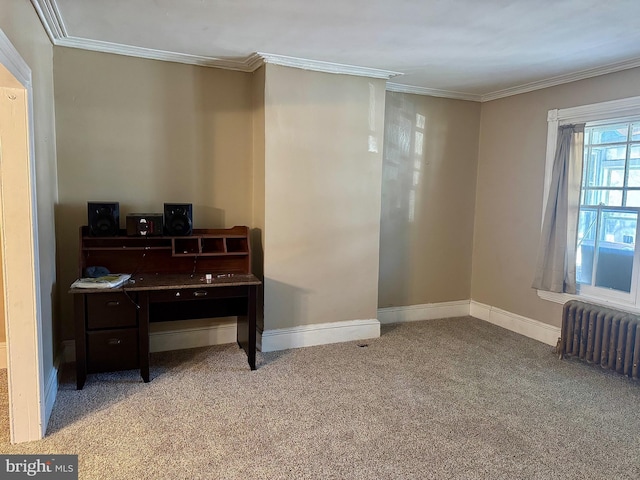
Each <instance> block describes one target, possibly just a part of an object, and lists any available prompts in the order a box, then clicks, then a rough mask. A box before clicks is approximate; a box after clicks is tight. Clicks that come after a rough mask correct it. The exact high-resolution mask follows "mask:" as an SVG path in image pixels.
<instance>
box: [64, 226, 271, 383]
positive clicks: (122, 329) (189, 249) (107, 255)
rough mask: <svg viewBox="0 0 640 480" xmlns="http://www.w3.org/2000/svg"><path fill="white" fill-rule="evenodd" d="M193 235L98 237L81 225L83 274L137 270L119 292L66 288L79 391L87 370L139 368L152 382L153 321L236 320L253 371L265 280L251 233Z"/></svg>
mask: <svg viewBox="0 0 640 480" xmlns="http://www.w3.org/2000/svg"><path fill="white" fill-rule="evenodd" d="M194 233H195V235H194V236H193V237H182V238H179V237H155V238H148V239H147V238H140V237H137V238H136V237H126V236H119V237H103V238H97V237H88V236H87V230H86V227H82V229H81V247H80V268H81V270H80V271H84V269H85V268H86V267H88V266H104V267H106V268H108V269H109V270H110V271H112V272H117V273H127V270H130V271H134V272H137V273H135V274H134V275H133V276H132V278H131V280H132V281H130V282H129V283H127V284H125V285H124V286H122V287H118V288H108V289H85V288H72V289H70V290H69V293H71V294H72V295H73V296H74V317H75V342H76V379H77V388H78V390H80V389H82V388H83V386H84V383H85V381H86V378H87V373H94V372H104V371H115V370H128V369H134V368H139V369H140V375H141V376H142V379H143V380H144V381H145V382H148V381H149V380H150V378H149V324H150V323H151V322H162V321H170V320H171V321H173V320H187V319H196V318H209V317H226V316H237V318H238V326H237V341H238V345H240V347H242V348H243V349H244V351H245V352H246V353H247V359H248V362H249V366H250V368H251V370H255V368H256V307H257V298H258V288H259V287H260V284H261V282H260V280H258V279H257V278H256V277H255V276H254V275H252V274H251V273H249V269H250V261H249V257H250V249H249V243H248V241H249V238H248V228H247V227H234V228H233V229H226V230H195V231H194ZM150 269H154V270H155V271H150ZM207 273H209V274H211V280H207V278H206V274H207Z"/></svg>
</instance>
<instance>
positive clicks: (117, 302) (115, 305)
mask: <svg viewBox="0 0 640 480" xmlns="http://www.w3.org/2000/svg"><path fill="white" fill-rule="evenodd" d="M106 305H107V307H117V306H118V305H120V302H119V301H118V300H111V301H110V302H107V303H106Z"/></svg>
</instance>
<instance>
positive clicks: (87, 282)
mask: <svg viewBox="0 0 640 480" xmlns="http://www.w3.org/2000/svg"><path fill="white" fill-rule="evenodd" d="M130 278H131V275H130V274H129V273H111V274H109V275H104V276H102V277H96V278H79V279H78V280H76V281H75V282H73V283H72V284H71V288H115V287H119V286H121V285H122V284H124V283H125V282H127V281H128V280H129V279H130Z"/></svg>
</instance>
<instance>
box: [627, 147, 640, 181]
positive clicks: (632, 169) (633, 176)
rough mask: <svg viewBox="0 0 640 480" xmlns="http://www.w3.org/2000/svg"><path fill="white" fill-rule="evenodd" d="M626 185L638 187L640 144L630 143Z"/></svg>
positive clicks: (639, 179) (639, 177)
mask: <svg viewBox="0 0 640 480" xmlns="http://www.w3.org/2000/svg"><path fill="white" fill-rule="evenodd" d="M627 186H629V187H640V145H632V146H631V151H630V152H629V179H628V180H627Z"/></svg>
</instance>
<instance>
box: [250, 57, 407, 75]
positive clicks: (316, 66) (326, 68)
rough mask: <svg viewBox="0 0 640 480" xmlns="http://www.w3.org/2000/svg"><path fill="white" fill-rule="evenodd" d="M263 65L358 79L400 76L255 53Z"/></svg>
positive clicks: (398, 73) (375, 69)
mask: <svg viewBox="0 0 640 480" xmlns="http://www.w3.org/2000/svg"><path fill="white" fill-rule="evenodd" d="M257 54H258V55H259V56H260V57H261V58H262V60H263V61H264V63H271V64H274V65H282V66H285V67H293V68H300V69H302V70H313V71H315V72H325V73H338V74H343V75H356V76H359V77H370V78H384V79H389V78H391V77H396V76H398V75H402V73H401V72H392V71H390V70H380V69H378V68H369V67H359V66H356V65H345V64H342V63H332V62H323V61H320V60H310V59H308V58H298V57H288V56H286V55H276V54H273V53H264V52H257Z"/></svg>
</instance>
